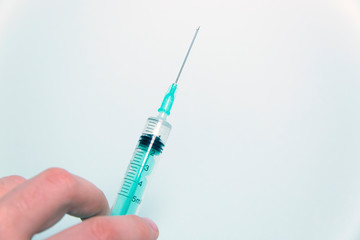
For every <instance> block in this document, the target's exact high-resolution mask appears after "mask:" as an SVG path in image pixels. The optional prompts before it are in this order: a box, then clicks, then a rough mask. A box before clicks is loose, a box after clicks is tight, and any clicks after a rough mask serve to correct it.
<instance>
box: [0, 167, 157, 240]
mask: <svg viewBox="0 0 360 240" xmlns="http://www.w3.org/2000/svg"><path fill="white" fill-rule="evenodd" d="M108 213H109V205H108V202H107V200H106V198H105V195H104V193H103V192H102V191H101V190H100V189H98V188H97V187H96V186H95V185H93V184H92V183H90V182H88V181H87V180H85V179H83V178H81V177H79V176H76V175H73V174H71V173H69V172H68V171H66V170H64V169H60V168H50V169H48V170H45V171H44V172H42V173H40V174H39V175H37V176H35V177H33V178H31V179H29V180H26V179H25V178H23V177H20V176H8V177H3V178H0V239H12V240H28V239H31V237H32V236H33V235H34V234H36V233H39V232H41V231H44V230H45V229H47V228H49V227H51V226H52V225H54V224H55V223H56V222H58V221H59V220H60V219H61V218H62V217H63V216H64V215H65V214H69V215H72V216H75V217H79V218H81V219H82V220H83V222H82V223H79V224H77V225H75V226H73V227H70V228H68V229H65V230H64V231H62V232H60V233H58V234H56V235H54V236H52V237H50V238H49V240H65V239H67V240H68V239H77V240H85V239H86V240H117V239H129V240H148V239H149V240H150V239H157V237H158V235H159V230H158V228H157V226H156V225H155V224H154V223H153V222H152V221H151V220H150V219H147V218H140V217H138V216H135V215H127V216H106V215H107V214H108Z"/></svg>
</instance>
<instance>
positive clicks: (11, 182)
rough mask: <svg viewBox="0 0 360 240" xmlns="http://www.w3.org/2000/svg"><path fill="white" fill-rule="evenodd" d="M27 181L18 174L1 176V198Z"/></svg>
mask: <svg viewBox="0 0 360 240" xmlns="http://www.w3.org/2000/svg"><path fill="white" fill-rule="evenodd" d="M25 181H26V179H25V178H23V177H20V176H16V175H12V176H8V177H3V178H0V198H1V197H2V196H4V195H5V194H6V193H8V192H10V191H11V190H12V189H13V188H15V187H16V186H18V185H19V184H21V183H23V182H25Z"/></svg>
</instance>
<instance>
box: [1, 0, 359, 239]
mask: <svg viewBox="0 0 360 240" xmlns="http://www.w3.org/2000/svg"><path fill="white" fill-rule="evenodd" d="M198 25H201V30H200V32H199V35H198V39H197V41H196V43H195V45H194V48H193V52H192V53H191V55H190V57H189V61H188V64H187V65H186V67H185V70H184V72H183V75H182V77H181V79H180V81H179V83H180V87H179V91H178V94H177V99H176V102H175V105H174V109H173V112H172V115H171V118H169V121H170V122H171V123H172V124H173V131H172V133H171V135H170V138H169V141H168V143H167V146H166V149H165V152H164V154H163V156H162V159H161V161H160V163H159V164H158V166H157V169H156V171H155V173H154V175H153V178H152V181H151V182H150V184H149V188H148V189H147V194H146V196H145V199H144V201H143V206H142V209H141V211H140V215H141V216H148V217H150V218H152V219H154V220H155V222H156V223H157V224H158V226H159V228H160V238H159V239H181V240H183V239H256V240H263V239H264V240H265V239H266V240H268V239H276V240H280V239H282V240H288V239H292V240H303V239H306V240H319V239H326V240H344V239H350V240H353V239H360V174H359V172H360V126H359V122H360V44H359V43H360V3H359V1H356V0H330V1H329V0H302V1H286V0H275V1H265V0H264V1H261V0H260V1H250V0H248V1H235V0H223V1H208V0H207V1H205V0H182V1H165V0H154V1H146V0H138V1H110V0H109V1H85V0H75V1H70V0H66V1H60V0H59V1H45V0H33V1H24V0H0V163H1V165H0V166H1V167H0V176H5V175H10V174H20V175H23V176H24V177H27V178H30V177H32V176H34V175H36V174H37V173H38V172H40V171H42V170H44V169H46V168H48V167H52V166H57V167H62V168H66V169H67V170H69V171H71V172H72V173H74V174H77V175H80V176H83V177H85V178H87V179H89V180H90V181H92V182H93V183H95V184H96V185H97V186H98V187H99V188H101V189H102V190H103V191H104V192H105V194H106V196H107V197H108V199H109V202H110V204H112V203H113V201H114V200H115V197H116V194H117V191H118V189H119V186H120V183H121V179H122V177H123V174H124V172H125V170H126V167H127V164H128V161H129V159H130V157H131V155H132V151H133V149H134V147H135V145H136V142H137V140H138V137H139V134H140V133H141V131H142V128H143V126H144V123H145V120H146V118H147V117H148V116H150V115H154V114H156V110H157V108H158V106H159V104H160V103H161V100H162V97H163V96H164V93H165V91H166V89H167V88H168V86H169V85H170V83H171V81H173V80H174V79H175V77H176V74H177V71H178V69H179V68H180V65H181V62H182V60H183V57H184V56H185V53H186V50H187V47H188V45H189V43H190V40H191V38H192V36H193V33H194V31H195V28H196V27H197V26H198ZM78 222H80V221H79V220H77V219H73V218H71V217H65V218H64V219H63V220H62V221H61V222H60V223H59V224H58V225H56V226H55V227H54V228H52V229H51V230H49V231H47V232H45V233H42V234H40V235H38V236H37V237H35V238H34V239H43V238H45V237H47V236H50V235H52V234H54V233H56V232H58V231H60V230H62V229H64V228H66V227H68V226H69V225H72V224H75V223H78Z"/></svg>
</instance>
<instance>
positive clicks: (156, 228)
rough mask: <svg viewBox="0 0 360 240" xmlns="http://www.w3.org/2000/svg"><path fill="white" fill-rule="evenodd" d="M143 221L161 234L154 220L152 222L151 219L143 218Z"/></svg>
mask: <svg viewBox="0 0 360 240" xmlns="http://www.w3.org/2000/svg"><path fill="white" fill-rule="evenodd" d="M143 219H144V221H145V222H146V223H147V224H148V225H149V226H150V227H151V229H152V230H154V231H155V232H156V233H158V232H159V229H158V227H157V226H156V224H155V223H154V222H153V221H152V220H150V219H149V218H143Z"/></svg>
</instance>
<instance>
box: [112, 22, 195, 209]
mask: <svg viewBox="0 0 360 240" xmlns="http://www.w3.org/2000/svg"><path fill="white" fill-rule="evenodd" d="M199 29H200V27H198V28H197V29H196V32H195V35H194V37H193V39H192V41H191V44H190V47H189V49H188V51H187V53H186V56H185V59H184V61H183V63H182V66H181V68H180V71H179V73H178V75H177V77H176V80H175V82H174V83H173V84H171V86H170V88H169V90H168V92H167V93H166V95H165V97H164V99H163V101H162V104H161V106H160V108H159V109H158V112H159V115H158V116H157V117H149V118H148V119H147V121H146V124H145V129H144V131H143V132H142V134H141V136H140V139H139V142H138V144H137V146H136V148H135V151H134V154H133V157H132V158H131V160H130V164H129V165H128V168H127V171H126V173H125V177H124V180H123V183H122V186H121V188H120V191H119V194H118V197H117V199H116V202H115V204H114V206H113V208H112V210H111V215H112V216H113V215H128V214H136V213H137V211H138V210H139V205H140V203H141V201H142V197H143V194H144V190H145V188H146V186H147V184H148V178H149V176H150V175H151V173H152V171H153V169H154V166H155V163H156V162H157V160H158V159H159V157H160V155H161V153H162V151H163V149H164V147H165V143H166V140H167V138H168V136H169V133H170V130H171V125H170V123H168V122H167V121H166V118H167V117H168V116H169V115H170V110H171V108H172V105H173V103H174V100H175V92H176V89H177V83H178V81H179V77H180V75H181V72H182V70H183V68H184V65H185V63H186V60H187V58H188V56H189V53H190V50H191V48H192V46H193V44H194V41H195V39H196V36H197V33H198V31H199Z"/></svg>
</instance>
